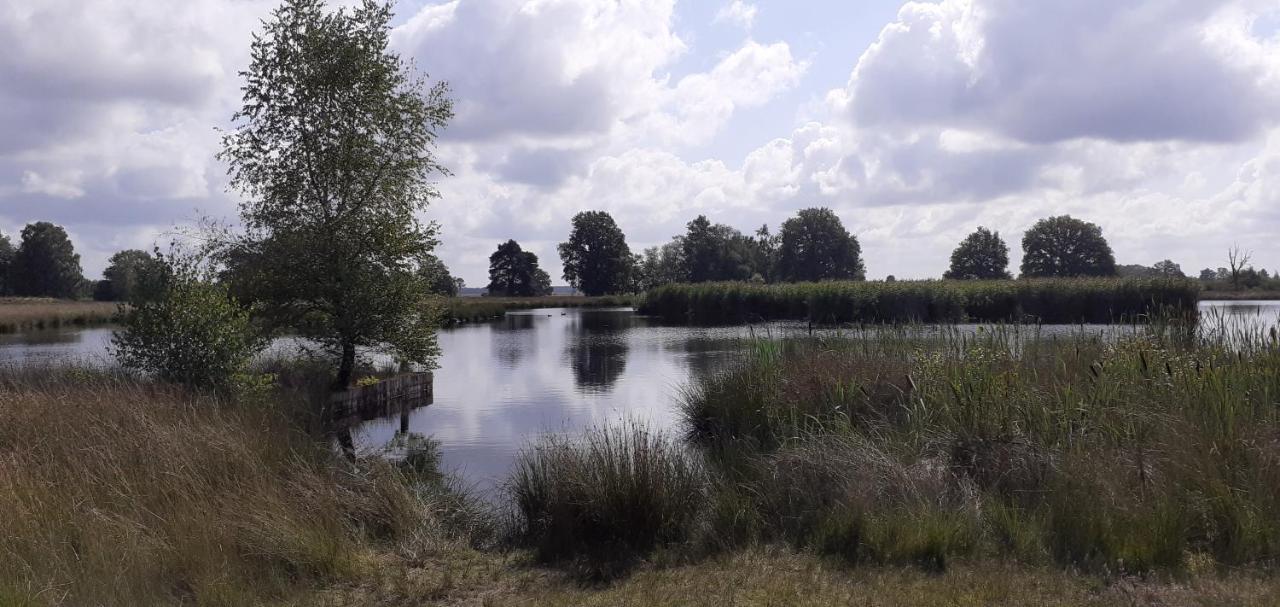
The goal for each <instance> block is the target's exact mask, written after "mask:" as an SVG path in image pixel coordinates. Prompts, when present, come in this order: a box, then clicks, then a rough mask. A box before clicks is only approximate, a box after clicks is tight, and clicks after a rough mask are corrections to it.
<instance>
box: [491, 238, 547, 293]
mask: <svg viewBox="0 0 1280 607" xmlns="http://www.w3.org/2000/svg"><path fill="white" fill-rule="evenodd" d="M488 291H489V295H492V296H497V297H535V296H540V295H550V294H551V277H550V276H549V275H548V274H547V273H546V272H545V271H543V270H542V268H539V267H538V256H537V255H535V254H533V253H531V252H529V251H525V250H523V249H521V248H520V243H518V242H516V241H514V240H508V241H506V242H504V243H502V244H500V245H498V250H497V251H494V253H493V255H490V256H489V286H488Z"/></svg>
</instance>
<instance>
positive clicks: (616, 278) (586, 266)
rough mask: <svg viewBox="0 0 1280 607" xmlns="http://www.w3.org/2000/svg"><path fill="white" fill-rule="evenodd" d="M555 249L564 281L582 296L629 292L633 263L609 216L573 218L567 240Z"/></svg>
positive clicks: (585, 213)
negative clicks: (562, 266)
mask: <svg viewBox="0 0 1280 607" xmlns="http://www.w3.org/2000/svg"><path fill="white" fill-rule="evenodd" d="M558 249H559V251H560V260H561V261H562V262H564V279H565V280H567V281H569V284H570V285H571V286H572V287H573V288H575V289H577V290H579V291H582V293H583V294H584V295H592V296H594V295H606V294H611V293H623V292H626V291H630V290H632V287H633V285H634V281H633V279H632V274H633V273H634V271H635V267H634V265H635V263H634V262H635V260H634V259H633V258H632V256H631V248H630V247H628V246H627V239H626V236H625V235H623V233H622V230H620V229H619V228H618V224H616V223H614V221H613V217H611V216H610V215H609V214H608V213H606V212H604V211H583V212H581V213H578V214H577V215H574V216H573V229H572V230H571V231H570V232H569V240H568V242H562V243H560V246H559V247H558Z"/></svg>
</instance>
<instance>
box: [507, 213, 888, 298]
mask: <svg viewBox="0 0 1280 607" xmlns="http://www.w3.org/2000/svg"><path fill="white" fill-rule="evenodd" d="M557 249H558V251H559V253H560V260H561V262H563V264H564V274H563V276H564V279H565V280H566V281H567V282H568V283H569V285H570V286H572V287H573V288H574V289H577V290H578V291H581V292H582V293H583V294H586V295H606V294H612V293H628V292H635V291H640V290H644V289H649V288H653V287H655V286H659V285H663V284H669V283H674V282H707V281H720V280H755V281H762V282H763V281H789V282H796V281H810V280H831V279H848V280H861V279H863V278H864V276H865V270H864V267H863V263H862V249H861V247H860V246H859V245H858V240H857V238H855V237H854V236H853V235H851V234H849V231H848V230H846V229H845V228H844V225H843V224H842V223H841V222H840V218H839V217H837V216H836V214H835V213H834V212H832V211H831V209H826V208H813V209H804V210H802V211H800V212H799V213H797V214H796V216H795V217H793V218H791V219H788V220H787V221H786V222H784V223H783V224H782V229H781V230H780V231H779V233H778V234H777V235H776V236H775V235H773V234H771V233H770V232H769V227H768V226H762V227H761V228H760V229H759V230H757V231H756V233H755V234H754V235H751V236H747V235H745V234H743V233H741V232H739V231H738V230H736V229H734V228H732V227H729V226H726V225H723V224H712V223H711V221H710V220H708V219H707V218H706V216H704V215H699V216H698V217H697V218H695V219H694V220H693V221H690V222H689V223H688V225H687V226H686V231H685V233H684V234H682V235H679V236H676V237H675V238H674V239H673V240H672V241H671V242H670V243H667V244H665V245H662V246H660V247H652V248H650V249H647V250H645V251H644V253H643V254H639V255H637V254H633V253H632V252H631V248H630V247H629V246H628V245H627V241H626V237H625V235H624V234H623V233H622V230H621V229H620V228H619V227H618V225H617V223H616V222H614V220H613V217H611V216H610V215H609V214H608V213H606V212H604V211H584V212H582V213H578V214H577V215H575V216H574V218H573V220H572V229H571V230H570V233H569V240H567V241H565V242H562V243H560V245H559V246H558V247H557ZM537 261H538V258H537V256H536V255H534V254H533V253H529V252H527V251H523V250H521V249H520V245H519V244H517V243H516V242H515V241H507V242H506V243H503V244H502V245H500V246H499V247H498V250H497V251H496V252H495V253H494V254H493V255H492V256H491V257H490V258H489V293H490V294H492V295H507V296H522V295H539V294H543V293H549V292H550V281H549V279H547V275H546V272H545V271H543V270H541V269H539V268H538V267H537ZM521 277H528V278H521Z"/></svg>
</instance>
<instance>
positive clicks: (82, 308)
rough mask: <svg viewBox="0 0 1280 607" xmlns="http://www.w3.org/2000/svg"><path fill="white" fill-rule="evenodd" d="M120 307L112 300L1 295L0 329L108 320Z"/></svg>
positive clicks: (93, 323)
mask: <svg viewBox="0 0 1280 607" xmlns="http://www.w3.org/2000/svg"><path fill="white" fill-rule="evenodd" d="M119 309H120V304H117V303H113V302H108V301H72V300H64V299H50V298H42V297H0V333H17V332H19V331H32V330H40V329H56V328H60V327H84V326H90V325H98V324H106V323H109V322H112V321H113V320H114V319H115V317H116V313H117V312H118V311H119Z"/></svg>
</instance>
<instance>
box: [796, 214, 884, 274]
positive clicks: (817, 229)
mask: <svg viewBox="0 0 1280 607" xmlns="http://www.w3.org/2000/svg"><path fill="white" fill-rule="evenodd" d="M778 239H779V241H778V269H777V274H778V280H782V281H786V282H801V281H819V280H862V279H863V278H865V277H866V268H865V267H864V266H863V263H862V247H861V246H860V245H859V244H858V239H857V238H855V237H854V236H853V235H851V234H849V232H848V230H845V229H844V224H843V223H841V221H840V218H839V217H837V216H836V214H835V212H833V211H832V210H831V209H828V208H812V209H802V210H801V211H800V212H798V213H796V216H795V217H792V218H791V219H788V220H786V221H785V222H783V224H782V229H781V230H780V231H779V232H778Z"/></svg>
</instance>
